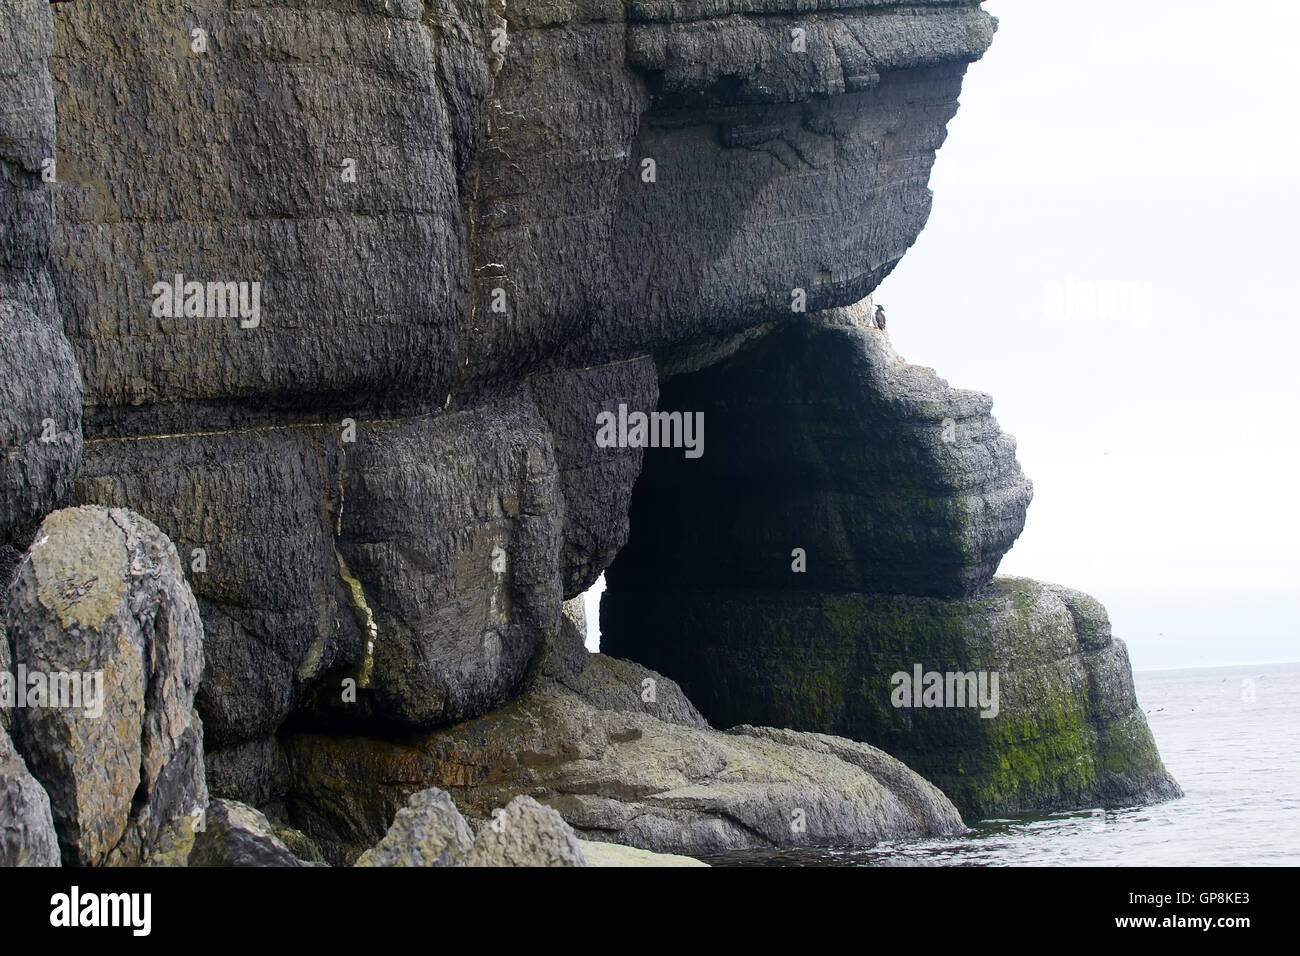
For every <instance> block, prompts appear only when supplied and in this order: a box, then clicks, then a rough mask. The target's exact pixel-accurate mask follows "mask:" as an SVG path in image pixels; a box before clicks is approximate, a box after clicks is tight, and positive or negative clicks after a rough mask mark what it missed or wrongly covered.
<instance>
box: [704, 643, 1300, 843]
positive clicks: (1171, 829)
mask: <svg viewBox="0 0 1300 956" xmlns="http://www.w3.org/2000/svg"><path fill="white" fill-rule="evenodd" d="M1133 677H1134V683H1135V685H1136V688H1137V696H1138V703H1139V704H1140V705H1141V707H1142V709H1143V711H1144V712H1145V713H1146V717H1147V722H1148V723H1149V724H1150V725H1151V732H1152V733H1153V734H1154V735H1155V739H1156V746H1157V747H1158V748H1159V749H1160V754H1161V756H1162V757H1163V758H1164V761H1165V766H1166V767H1168V768H1169V772H1170V773H1172V774H1173V776H1174V779H1176V780H1177V781H1178V783H1179V784H1180V785H1181V786H1182V788H1183V791H1184V793H1185V794H1186V795H1185V796H1184V797H1183V798H1182V799H1181V800H1172V801H1169V802H1166V803H1160V804H1155V805H1152V806H1135V807H1124V808H1120V809H1107V810H1102V809H1101V808H1091V807H1089V808H1083V809H1082V810H1079V811H1074V812H1069V813H1053V814H1049V815H1045V816H1044V815H1038V816H1025V817H1017V818H1015V819H1000V820H982V821H970V820H968V821H967V823H968V825H970V826H971V832H970V833H967V834H965V835H963V836H960V837H945V838H942V839H936V840H924V841H920V842H913V843H885V844H877V845H875V846H873V847H869V848H860V849H855V848H836V849H826V848H805V849H799V850H780V851H777V850H765V851H747V852H743V853H731V854H725V855H722V856H718V857H707V858H706V859H708V861H709V862H710V863H713V864H714V865H738V864H739V865H746V864H747V865H754V864H758V865H766V866H826V865H831V866H1017V865H1031V866H1043V865H1064V866H1284V865H1285V866H1296V865H1300V663H1295V664H1255V665H1248V666H1241V667H1214V668H1195V669H1188V670H1164V671H1138V672H1136V673H1135V674H1134V675H1133Z"/></svg>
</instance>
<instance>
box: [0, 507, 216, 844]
mask: <svg viewBox="0 0 1300 956" xmlns="http://www.w3.org/2000/svg"><path fill="white" fill-rule="evenodd" d="M5 614H6V617H5V629H6V630H7V631H8V634H9V640H10V642H11V645H12V651H13V666H14V668H15V669H17V668H19V667H23V668H26V671H27V673H28V674H29V675H31V674H39V675H43V679H44V680H45V681H47V682H48V683H49V687H50V689H51V692H50V694H49V696H48V698H47V701H46V703H47V704H53V703H54V700H55V698H54V693H53V689H54V687H55V685H56V683H58V684H61V685H62V687H63V688H65V689H66V691H65V693H66V696H64V693H61V695H60V697H59V704H60V706H58V707H55V706H39V705H37V703H36V701H35V700H34V699H29V700H28V702H27V705H26V706H21V707H16V708H15V709H14V711H13V713H12V714H11V718H12V722H13V726H14V737H15V741H16V743H17V745H18V746H19V748H20V749H21V751H22V753H23V754H24V756H25V757H26V759H27V764H28V767H29V768H30V769H31V772H32V775H33V776H35V777H36V779H37V780H39V781H40V782H41V785H42V786H43V787H44V788H45V789H46V791H47V792H48V793H49V796H50V805H51V808H52V810H53V815H54V822H55V826H56V828H57V830H58V833H59V843H60V846H61V847H62V853H63V858H64V860H65V862H68V863H75V864H79V865H101V864H105V863H131V862H138V861H139V860H140V859H141V858H142V857H143V855H144V854H145V852H146V850H147V848H148V847H149V846H150V845H151V844H152V843H153V842H154V840H155V838H156V836H157V835H158V833H159V832H160V831H161V830H162V829H163V828H164V827H165V826H166V825H167V824H168V823H169V822H170V821H171V820H172V819H173V818H175V817H180V816H184V815H185V814H187V813H189V812H190V810H191V809H193V808H194V807H197V806H202V805H203V804H204V803H205V802H206V800H207V790H206V787H205V784H204V773H203V757H202V742H203V728H202V724H201V723H200V722H199V718H198V714H197V713H196V712H195V711H194V706H193V702H194V695H195V692H196V691H197V690H198V685H199V677H200V674H201V671H202V655H203V629H202V625H201V624H200V622H199V614H198V608H197V606H196V605H195V603H194V597H193V595H192V594H191V593H190V589H189V586H188V585H187V584H186V583H185V579H184V576H183V575H182V573H181V570H180V562H179V561H178V559H177V555H176V549H175V548H174V547H173V546H172V543H171V542H170V541H169V540H168V539H167V538H166V536H165V535H163V534H162V533H161V532H160V531H159V530H158V529H157V528H156V527H155V526H154V525H153V524H151V523H150V522H148V521H146V520H145V519H143V518H141V517H140V516H139V515H136V514H132V513H131V512H129V511H125V510H122V509H113V510H108V509H105V508H94V507H85V508H69V509H65V510H62V511H56V512H55V513H53V514H52V515H50V516H49V517H47V518H46V519H45V521H44V522H42V523H41V526H40V528H39V529H38V531H37V535H36V540H35V541H34V542H33V544H32V547H31V549H30V550H29V551H28V553H27V557H26V558H25V559H24V561H23V563H22V565H21V566H20V567H19V570H18V575H17V577H16V578H15V579H14V581H13V583H12V584H11V585H10V587H9V601H8V605H7V607H6V609H5ZM55 678H58V680H57V681H56V680H55Z"/></svg>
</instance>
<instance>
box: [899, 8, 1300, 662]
mask: <svg viewBox="0 0 1300 956" xmlns="http://www.w3.org/2000/svg"><path fill="white" fill-rule="evenodd" d="M985 7H986V9H988V10H989V11H990V12H991V13H993V14H995V15H997V16H998V17H999V18H1000V20H1001V27H1000V29H999V31H998V35H997V38H996V40H995V41H994V44H993V48H992V49H991V50H990V51H989V53H988V54H987V55H986V56H985V58H984V60H983V61H981V62H980V63H977V64H975V65H974V66H972V67H971V70H970V73H969V74H968V76H967V79H966V84H965V88H964V91H963V95H962V107H961V110H960V111H959V112H958V114H957V118H956V119H955V120H954V121H953V122H952V124H951V126H950V128H949V129H950V133H949V137H948V141H947V143H946V144H945V145H944V147H943V149H942V150H940V153H939V160H938V163H937V165H936V167H935V171H934V176H933V179H932V183H931V185H932V187H933V189H934V191H935V206H934V212H933V214H932V216H931V218H930V222H929V225H928V226H927V227H926V230H925V231H924V232H923V233H922V235H921V238H920V240H919V241H918V242H917V244H916V246H915V247H913V249H912V250H911V252H909V253H908V255H907V256H906V258H904V260H903V262H902V264H901V265H900V266H899V268H898V269H897V270H896V272H895V273H894V275H892V276H891V277H890V278H889V279H887V280H886V281H885V283H884V284H883V285H882V286H881V287H880V289H879V290H877V292H876V295H875V298H876V301H877V302H880V303H883V304H884V305H885V306H886V307H887V308H888V310H889V319H890V321H889V332H890V335H891V337H892V339H893V342H894V345H895V347H896V348H897V349H898V350H899V351H900V352H901V353H902V354H903V355H904V356H906V357H907V358H908V359H909V360H910V361H914V362H917V363H919V364H923V365H929V366H933V367H934V368H936V369H937V370H938V371H939V373H940V374H941V375H943V376H944V377H945V378H947V379H948V380H949V381H950V382H951V383H952V384H953V385H955V386H959V387H964V388H977V389H981V390H983V391H987V392H990V393H992V394H993V396H994V398H995V406H994V414H995V415H996V416H997V417H998V419H999V421H1000V422H1001V424H1002V426H1003V428H1004V429H1005V430H1006V431H1008V432H1010V433H1012V434H1014V435H1015V436H1016V437H1017V438H1018V439H1019V447H1020V461H1021V464H1022V465H1023V466H1024V468H1025V471H1026V472H1027V473H1028V474H1029V476H1030V477H1031V478H1032V479H1033V480H1034V483H1035V496H1034V503H1033V505H1031V507H1030V509H1029V522H1028V526H1027V527H1026V529H1025V533H1024V535H1022V537H1021V539H1020V541H1019V543H1018V544H1017V545H1016V547H1015V549H1014V550H1013V551H1012V552H1011V554H1010V555H1008V557H1007V559H1006V560H1005V561H1004V562H1003V565H1002V571H1003V572H1004V573H1012V574H1023V575H1027V576H1032V577H1037V578H1042V579H1045V580H1051V581H1058V582H1060V583H1062V584H1068V585H1070V586H1073V587H1077V588H1080V589H1082V590H1086V591H1089V592H1091V593H1093V594H1094V595H1096V596H1097V597H1099V598H1100V599H1102V600H1103V601H1104V602H1105V603H1106V605H1107V606H1108V607H1109V609H1110V612H1111V619H1112V622H1113V624H1114V627H1115V632H1116V634H1117V635H1119V636H1120V637H1123V638H1125V639H1126V640H1127V641H1128V643H1129V649H1130V651H1131V654H1132V657H1133V663H1134V666H1135V667H1138V668H1143V667H1169V666H1196V665H1204V664H1220V663H1254V662H1262V661H1274V660H1297V659H1300V585H1298V584H1297V581H1298V580H1300V557H1298V548H1300V473H1298V472H1300V468H1298V467H1297V466H1298V465H1300V455H1298V454H1297V449H1298V447H1300V426H1298V425H1297V413H1298V412H1300V401H1298V400H1300V384H1298V378H1300V377H1298V376H1297V370H1296V363H1297V357H1298V356H1297V352H1300V332H1298V331H1297V322H1296V320H1297V318H1298V317H1300V316H1298V313H1300V262H1298V261H1297V260H1298V259H1300V256H1298V255H1297V253H1298V252H1300V243H1298V241H1297V238H1296V229H1297V223H1300V194H1298V191H1297V187H1296V176H1297V165H1298V162H1297V161H1298V158H1300V132H1298V124H1297V117H1298V116H1300V108H1298V106H1297V95H1296V92H1297V85H1298V84H1297V76H1296V68H1297V60H1300V56H1298V54H1300V2H1296V0H1254V2H1252V3H1249V4H1241V5H1238V6H1231V5H1227V6H1225V5H1224V4H1222V3H1219V2H1215V3H1211V2H1205V0H1092V2H1090V3H1088V4H1086V5H1079V4H1064V3H1056V2H1048V0H988V2H987V3H986V4H985ZM1066 289H1069V290H1070V292H1069V293H1068V294H1067V293H1066V291H1065V290H1066ZM1090 296H1091V297H1093V299H1094V300H1093V301H1091V302H1090V301H1089V298H1090ZM1098 303H1099V304H1098Z"/></svg>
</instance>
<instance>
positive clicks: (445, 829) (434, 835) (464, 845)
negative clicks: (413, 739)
mask: <svg viewBox="0 0 1300 956" xmlns="http://www.w3.org/2000/svg"><path fill="white" fill-rule="evenodd" d="M473 848H474V834H473V832H472V831H471V830H470V828H469V824H467V823H466V822H465V818H464V817H462V816H461V815H460V811H459V810H457V809H456V804H454V803H452V801H451V797H449V796H447V794H445V793H443V792H442V791H441V790H439V789H437V788H436V787H431V788H430V789H428V790H421V791H420V792H418V793H413V794H411V798H410V799H409V800H407V801H406V806H404V807H402V809H400V810H398V811H397V816H396V818H395V819H394V820H393V825H392V826H391V827H389V828H388V832H387V833H386V834H384V838H383V839H382V840H380V841H379V842H378V843H377V844H376V845H375V846H373V847H371V848H370V849H369V850H367V851H366V852H365V853H362V854H361V857H360V859H358V860H357V863H356V865H357V866H460V865H461V864H462V863H463V862H464V861H465V859H466V857H468V856H469V854H470V851H471V850H472V849H473Z"/></svg>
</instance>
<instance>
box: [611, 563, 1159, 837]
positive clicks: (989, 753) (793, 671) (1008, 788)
mask: <svg viewBox="0 0 1300 956" xmlns="http://www.w3.org/2000/svg"><path fill="white" fill-rule="evenodd" d="M630 619H635V620H636V621H637V622H638V623H637V626H638V627H639V628H645V629H648V630H650V631H653V632H654V633H655V634H657V635H658V638H659V639H658V641H657V642H656V643H655V644H654V645H648V644H647V645H644V646H642V647H641V648H640V649H639V653H640V656H641V660H642V661H644V662H645V663H647V664H648V665H650V666H653V667H656V668H657V669H660V670H662V671H663V672H664V673H666V674H669V675H672V676H674V677H675V678H676V679H677V680H678V681H679V682H680V684H681V686H682V688H683V690H684V691H685V692H686V694H687V696H689V697H690V699H691V700H692V701H694V702H695V704H696V705H697V706H698V707H699V708H700V710H701V711H702V712H703V713H704V714H705V716H706V717H708V718H709V720H710V721H711V722H713V723H714V724H716V725H719V726H727V725H729V724H735V723H740V722H754V723H764V724H772V725H775V726H781V727H791V728H794V729H796V730H804V731H821V732H824V733H832V734H838V735H840V736H843V737H848V738H851V739H854V740H863V741H867V742H869V743H871V744H873V745H874V746H876V747H879V748H881V749H882V750H885V751H886V752H888V753H890V754H893V755H894V756H896V757H898V758H899V759H901V760H902V761H904V762H905V763H906V764H907V765H908V766H909V767H911V768H912V769H914V770H916V771H917V772H918V773H920V774H922V775H923V776H925V777H926V778H927V779H928V780H931V781H933V782H934V783H935V784H937V785H938V786H939V787H940V788H941V789H942V790H943V791H944V793H946V794H947V795H948V797H949V798H950V799H952V801H953V802H954V803H955V804H956V805H957V806H958V808H960V809H961V811H962V813H963V815H964V816H966V818H967V819H970V818H972V817H982V816H988V815H993V814H1007V813H1015V812H1027V811H1035V810H1053V809H1062V808H1068V807H1081V806H1090V805H1096V804H1099V803H1100V804H1106V805H1112V806H1114V805H1122V804H1127V803H1137V802H1146V801H1149V800H1156V799H1166V798H1170V797H1174V796H1178V795H1180V791H1179V789H1178V786H1177V784H1176V783H1174V781H1173V780H1172V778H1170V776H1169V774H1168V773H1167V772H1166V770H1165V768H1164V765H1163V764H1162V763H1161V761H1160V756H1159V754H1158V753H1157V751H1156V747H1155V743H1154V741H1153V739H1152V737H1151V732H1150V730H1149V729H1148V727H1147V725H1146V720H1145V718H1144V717H1143V715H1142V713H1141V711H1140V710H1139V709H1138V706H1137V700H1136V698H1135V696H1134V693H1133V681H1132V676H1131V673H1130V669H1129V662H1128V655H1127V652H1126V650H1125V648H1124V645H1123V644H1122V643H1121V642H1119V641H1117V640H1114V639H1113V638H1112V637H1111V633H1110V624H1109V621H1108V620H1107V617H1106V613H1105V609H1104V608H1102V606H1101V605H1100V604H1099V603H1098V602H1097V601H1095V600H1094V599H1092V598H1090V597H1088V596H1087V595H1085V594H1081V593H1079V592H1077V591H1071V590H1069V589H1066V588H1061V587H1057V586H1054V585H1047V584H1042V583H1039V582H1036V581H1030V580H1027V579H1023V578H997V579H995V580H994V582H993V583H992V585H991V586H990V587H989V588H988V589H986V590H985V591H983V592H982V593H981V594H979V595H978V596H975V597H971V598H966V599H960V600H939V599H932V598H917V597H894V596H885V595H867V594H852V593H818V594H811V595H810V594H797V593H789V592H787V593H784V594H782V593H764V594H760V593H757V592H732V593H724V594H718V593H699V592H687V591H681V592H674V593H672V594H661V595H659V597H658V599H657V600H656V601H655V602H651V603H645V602H641V601H638V600H635V598H633V597H632V596H628V595H623V594H619V593H617V592H612V593H611V592H607V594H606V597H605V603H604V605H603V607H602V621H604V622H605V623H606V627H607V634H610V635H618V634H622V633H625V629H626V627H627V626H628V625H627V622H628V621H629V620H630ZM606 640H607V641H608V640H609V638H608V637H606ZM614 643H615V646H617V641H615V642H614ZM918 665H919V666H920V668H921V670H922V672H923V673H928V672H937V673H941V674H947V673H949V672H952V673H975V674H979V673H981V672H982V673H983V674H984V675H985V676H986V683H985V685H984V687H985V688H986V689H987V690H989V691H990V692H991V691H992V689H993V683H992V676H993V675H994V674H996V676H997V685H996V687H997V701H996V706H995V707H994V706H988V707H985V708H983V710H984V713H985V714H986V715H982V714H981V708H980V707H979V706H978V704H979V701H978V700H975V701H967V704H968V705H970V704H973V705H974V706H934V707H927V706H896V700H895V696H896V695H895V688H896V686H898V685H899V684H900V683H901V682H898V681H894V680H892V678H893V677H894V675H896V674H900V673H901V674H905V675H907V676H908V677H909V678H910V677H912V675H913V674H914V671H915V668H916V667H917V666H918ZM954 687H955V685H954ZM918 696H919V694H918ZM991 696H992V695H991V693H990V697H991ZM900 699H901V698H900ZM915 703H917V704H921V703H922V701H920V700H917V701H915Z"/></svg>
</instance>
